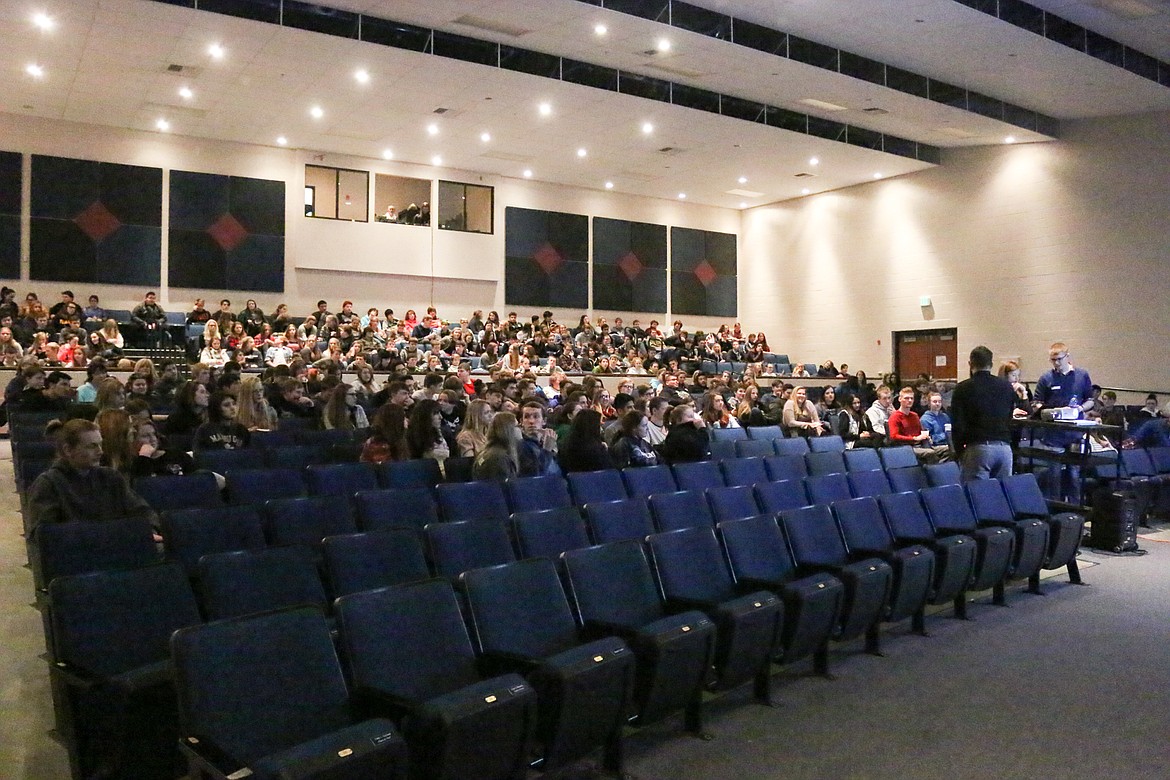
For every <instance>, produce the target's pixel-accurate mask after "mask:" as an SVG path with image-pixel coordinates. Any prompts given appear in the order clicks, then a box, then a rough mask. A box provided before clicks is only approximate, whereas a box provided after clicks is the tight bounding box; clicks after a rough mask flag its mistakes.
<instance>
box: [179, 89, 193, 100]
mask: <svg viewBox="0 0 1170 780" xmlns="http://www.w3.org/2000/svg"><path fill="white" fill-rule="evenodd" d="M179 97H181V98H183V100H190V99H191V98H193V97H195V93H194V92H192V91H191V88H190V87H179Z"/></svg>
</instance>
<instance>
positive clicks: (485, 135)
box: [479, 133, 492, 144]
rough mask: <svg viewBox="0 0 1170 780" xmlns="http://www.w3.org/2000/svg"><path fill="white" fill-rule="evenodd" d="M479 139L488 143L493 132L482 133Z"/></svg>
mask: <svg viewBox="0 0 1170 780" xmlns="http://www.w3.org/2000/svg"><path fill="white" fill-rule="evenodd" d="M479 140H481V141H483V142H484V143H485V144H486V143H487V142H488V141H490V140H492V134H491V133H480V134H479Z"/></svg>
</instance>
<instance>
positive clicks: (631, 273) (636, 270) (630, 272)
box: [618, 252, 642, 282]
mask: <svg viewBox="0 0 1170 780" xmlns="http://www.w3.org/2000/svg"><path fill="white" fill-rule="evenodd" d="M618 268H620V269H622V273H623V274H625V275H626V278H627V279H629V280H630V281H631V282H632V281H634V279H636V278H637V276H638V274H640V273H642V261H641V260H639V259H638V256H637V255H636V254H634V253H633V252H626V253H625V254H624V255H622V259H621V260H618Z"/></svg>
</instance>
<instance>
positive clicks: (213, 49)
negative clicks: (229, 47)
mask: <svg viewBox="0 0 1170 780" xmlns="http://www.w3.org/2000/svg"><path fill="white" fill-rule="evenodd" d="M207 53H208V54H210V55H211V58H212V59H216V60H222V59H223V55H224V53H225V52H224V50H223V47H222V46H220V45H219V44H218V43H213V44H211V45H210V46H208V47H207Z"/></svg>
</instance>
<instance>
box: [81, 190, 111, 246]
mask: <svg viewBox="0 0 1170 780" xmlns="http://www.w3.org/2000/svg"><path fill="white" fill-rule="evenodd" d="M73 221H74V223H76V225H77V226H78V227H79V228H81V230H82V232H83V233H85V234H86V235H87V236H89V237H90V238H91V239H93V242H94V243H95V244H100V243H101V242H102V241H103V240H104V239H105V238H106V237H107V236H109V235H110V234H111V233H113V232H114V231H115V230H117V229H118V228H120V227H122V223H121V221H119V220H118V218H117V217H115V216H114V214H113V212H111V211H110V210H109V209H108V208H106V207H105V204H103V203H102V202H101V201H100V200H95V201H94V202H93V203H91V204H89V208H87V209H86V210H85V211H83V212H81V213H80V214H78V215H77V216H76V217H74V218H73Z"/></svg>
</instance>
